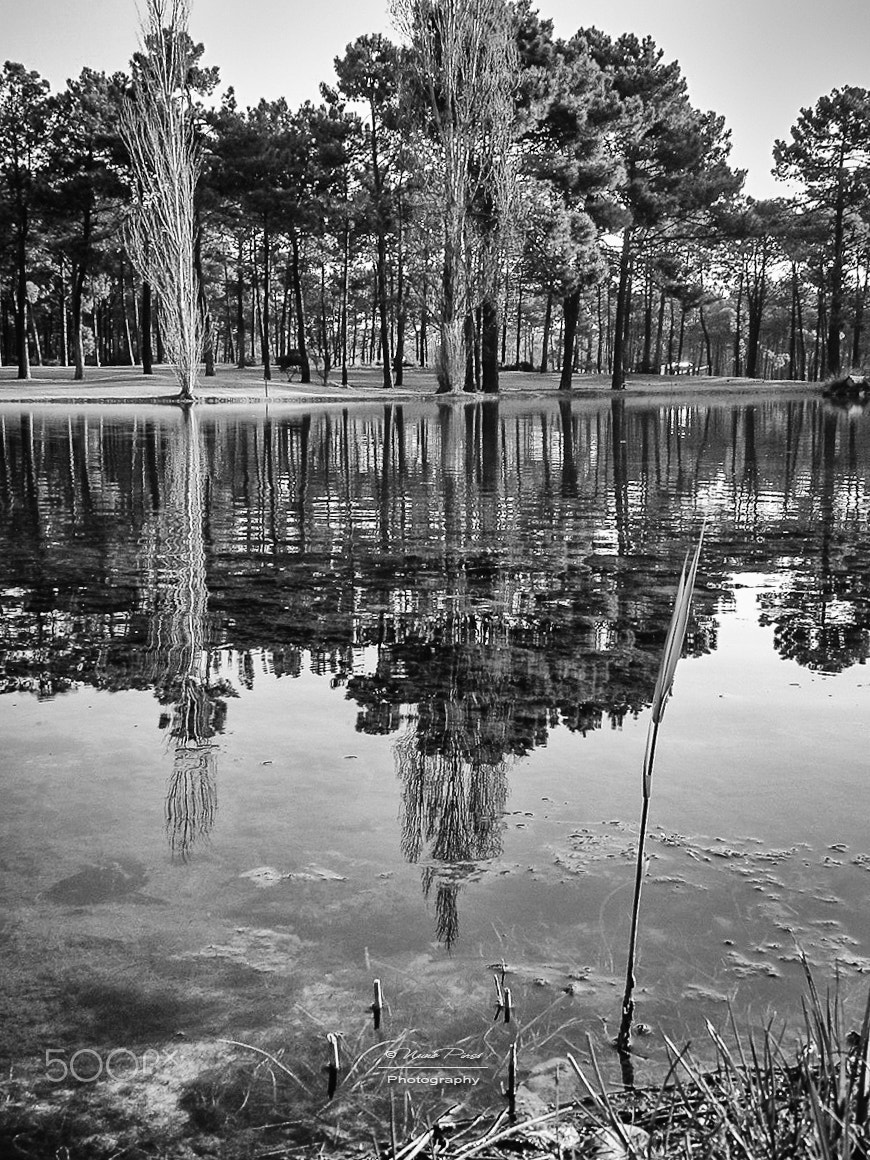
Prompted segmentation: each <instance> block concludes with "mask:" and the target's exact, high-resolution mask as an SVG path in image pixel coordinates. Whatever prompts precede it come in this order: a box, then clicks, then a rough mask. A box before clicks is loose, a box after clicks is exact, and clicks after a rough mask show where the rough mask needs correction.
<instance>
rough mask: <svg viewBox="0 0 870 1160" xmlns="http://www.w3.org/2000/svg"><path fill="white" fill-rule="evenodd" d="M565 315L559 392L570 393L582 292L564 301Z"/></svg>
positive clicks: (574, 293)
mask: <svg viewBox="0 0 870 1160" xmlns="http://www.w3.org/2000/svg"><path fill="white" fill-rule="evenodd" d="M562 309H563V312H564V315H565V346H564V349H563V351H562V377H561V378H560V379H559V390H560V391H570V390H571V380H572V377H573V374H574V344H575V342H576V340H577V320H578V319H579V317H580V291H579V290H575V291H574V292H573V294H569V295H568V297H567V298H565V299H564V301H563V306H562Z"/></svg>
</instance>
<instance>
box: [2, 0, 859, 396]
mask: <svg viewBox="0 0 870 1160" xmlns="http://www.w3.org/2000/svg"><path fill="white" fill-rule="evenodd" d="M454 2H455V0H438V2H437V3H436V2H435V0H426V2H425V3H424V4H422V5H421V4H417V5H416V6H415V5H414V4H407V5H405V6H404V7H405V8H406V9H407V10H408V12H409V13H410V14H411V16H413V18H414V20H416V21H417V24H416V25H414V26H413V27H412V25H411V24H409V27H411V34H410V35H408V36H407V37H406V39H407V44H405V45H404V46H398V45H396V44H394V43H392V42H391V41H390V40H388V39H387V38H385V37H384V36H381V35H378V34H374V35H367V36H362V37H360V38H359V39H357V40H356V41H355V42H354V43H353V44H350V45H348V46H347V48H346V50H345V52H344V55H343V56H341V57H339V58H336V61H335V76H334V77H333V78H332V79H331V80H330V81H329V82H328V83H325V84H323V85H322V86H321V93H322V101H321V103H319V104H313V103H309V102H306V103H305V104H304V105H302V106H301V107H300V108H298V109H291V108H290V107H289V106H288V104H287V102H286V101H285V100H283V99H279V100H277V101H266V100H261V101H260V102H259V104H258V105H256V107H253V108H247V109H242V108H240V107H239V106H238V104H237V102H236V99H235V97H234V94H233V90H232V89H231V88H230V89H227V90H226V92H224V94H223V95H222V96H221V97H219V98H218V97H217V93H218V88H219V84H220V77H219V71H218V69H217V68H216V67H210V66H209V67H207V66H206V65H204V64H203V57H204V53H205V50H204V46H203V45H201V44H196V43H195V42H194V41H193V40H191V39H190V38H189V37H187V38H186V40H185V46H186V47H185V51H186V53H187V59H188V62H189V67H188V70H187V75H186V78H185V79H184V83H183V86H182V87H181V89H180V91H179V100H180V101H186V102H190V108H191V109H192V110H193V112H194V115H195V119H196V124H197V132H198V136H199V139H200V143H201V148H202V155H203V172H202V178H201V181H200V185H199V190H198V196H197V205H196V221H197V241H196V254H195V260H196V265H197V270H198V276H199V278H200V281H201V284H202V288H203V300H204V306H205V309H206V311H207V317H208V324H207V328H206V335H207V349H206V373H211V372H212V371H213V369H214V364H216V363H225V364H235V365H237V366H240V367H241V366H251V365H259V366H265V368H266V373H267V375H268V374H269V369H270V367H271V366H272V365H274V364H278V365H280V366H283V367H288V366H290V365H291V364H292V365H293V366H294V367H298V369H299V371H300V374H301V378H302V379H303V380H310V378H311V376H312V374H314V375H317V374H321V375H323V376H324V377H325V376H327V375H328V374H330V373H335V372H337V370H338V368H346V367H347V366H348V365H351V366H352V365H358V364H379V365H380V366H381V367H382V368H383V369H382V373H383V381H384V384H385V385H391V384H393V383H401V382H402V375H403V368H404V367H406V366H407V365H409V364H411V365H432V363H433V361H434V359H435V356H436V338H437V335H438V330H439V326H441V327H442V332H441V333H442V341H443V333H444V331H443V322H444V317H445V311H447V310H449V309H453V310H455V303H451V302H450V301H449V298H450V294H451V293H452V289H451V288H455V287H456V286H457V285H459V283H460V282H461V285H462V288H463V291H462V292H463V298H462V312H463V318H464V323H463V320H462V318H460V327H461V328H464V329H463V331H462V334H461V336H460V337H461V343H462V351H463V352H464V356H463V357H464V358H465V386H466V389H483V390H492V389H495V388H496V387H497V367H499V366H500V367H502V368H505V367H514V368H517V369H528V370H531V369H534V370H540V371H552V370H561V372H562V384H563V385H565V386H567V385H570V380H571V375H572V374H573V373H576V372H597V373H608V374H612V375H613V376H614V385H618V380H619V378H620V376H621V374H622V372H623V370H625V371H630V372H643V373H645V374H659V373H679V372H690V371H694V372H695V373H700V374H708V373H709V374H711V375H746V376H749V377H764V378H789V379H809V380H818V379H823V378H826V377H828V376H830V375H834V374H837V373H840V372H841V371H842V370H843V369H845V368H846V367H850V366H851V367H862V366H865V365H866V362H867V341H866V336H865V326H864V312H865V304H866V298H867V285H868V269H870V192H868V190H870V184H868V180H867V178H868V175H870V93H868V92H867V91H866V90H864V89H858V88H850V87H845V88H842V89H835V90H834V91H833V92H832V93H831V94H830V95H829V96H826V97H823V98H821V99H820V100H819V101H818V103H817V104H816V105H815V106H814V107H813V108H808V109H803V110H801V111H800V113H799V115H798V116H797V119H796V121H795V124H794V125H793V127H792V128H791V132H790V134H788V137H787V139H786V140H782V141H778V142H777V143H776V145H775V148H774V154H773V159H772V161H773V164H774V166H775V172H776V175H777V176H778V177H780V178H782V179H784V180H791V181H792V182H793V183H794V188H795V189H796V190H797V192H796V193H795V194H794V195H793V196H791V197H783V198H776V199H771V200H764V201H758V200H755V199H753V198H752V197H749V196H747V195H746V194H744V193H743V192H742V185H743V177H744V175H743V174H742V173H741V172H739V171H735V170H734V169H733V168H732V167H731V166H730V164H729V152H730V140H729V133H728V131H727V129H726V128H725V125H724V121H723V119H722V118H721V117H719V116H717V115H716V114H715V113H713V112H703V111H700V110H698V109H695V108H694V107H693V106H692V104H691V103H690V101H689V98H688V94H687V88H686V83H685V80H684V78H683V76H682V74H681V71H680V67H679V65H678V63H676V62H667V61H666V60H665V59H664V58H663V54H662V51H661V50H660V49H658V48H657V47H656V45H655V43H654V42H653V41H652V40H651V39H650V38H645V39H643V40H640V39H638V38H637V37H636V36H634V35H631V34H626V35H623V36H621V37H619V38H618V39H615V40H614V39H611V38H610V37H608V36H607V35H606V34H604V33H602V32H600V31H598V30H597V29H594V28H589V29H581V30H580V31H578V32H577V33H576V34H575V35H574V36H572V37H571V38H570V39H566V40H563V39H559V38H557V37H555V36H554V34H553V28H552V24H551V22H550V21H547V20H543V19H542V18H541V17H540V16H539V14H538V13H537V12H535V11H534V10H533V9H532V8H531V6H530V2H529V0H516V2H515V3H512V4H508V3H505V2H503V0H491V2H490V3H488V4H483V5H481V4H478V5H471V6H466V9H464V11H465V13H466V24H468V23H469V22H470V21H471V19H472V17H471V16H468V13H470V12H472V10H474V11H476V10H477V8H480V9H481V11H483V10H484V9H486V11H487V12H488V15H487V16H486V19H487V20H490V21H493V20H496V19H502V18H503V19H504V20H505V21H507V24H506V25H505V27H507V28H508V29H509V33H510V37H511V43H512V47H511V51H510V54H507V55H505V54H503V58H502V59H503V62H504V61H506V62H508V63H509V64H510V68H511V74H510V76H509V77H507V78H505V77H502V78H501V80H500V81H499V82H498V83H499V84H500V86H501V87H500V88H499V89H498V91H499V92H500V93H502V94H504V93H507V94H509V98H510V99H509V101H508V102H507V103H505V101H504V100H502V102H501V104H499V103H498V102H497V101H495V98H492V99H491V100H490V105H489V106H487V111H486V119H485V120H482V121H480V122H479V123H477V124H476V123H475V122H474V116H475V108H474V107H473V106H474V102H472V101H470V100H467V101H466V104H467V105H468V106H469V107H468V108H466V109H465V111H464V113H462V112H461V110H460V112H461V115H460V113H457V111H456V110H457V108H458V106H459V104H461V100H462V98H463V97H465V98H468V97H469V91H470V89H469V86H470V85H471V84H472V81H470V80H468V79H467V76H466V75H465V74H463V77H462V78H460V80H458V81H457V80H456V78H455V77H454V79H453V82H451V83H453V84H454V88H453V89H450V88H449V86H448V84H447V81H446V80H445V76H446V75H447V74H446V71H445V70H446V64H445V54H446V52H447V46H446V44H445V42H444V41H443V34H442V33H437V35H436V33H434V32H432V29H436V31H437V27H440V26H438V25H437V19H438V18H439V17H438V14H439V13H440V12H441V10H442V9H444V8H445V7H447V6H449V5H450V4H451V3H454ZM399 7H400V8H401V7H402V6H401V5H400V6H399ZM460 7H461V6H460ZM424 8H425V10H426V13H429V16H428V17H426V19H428V20H429V25H431V27H429V26H427V25H426V23H425V20H424V19H423V17H424V16H425V13H423V15H422V16H421V13H422V12H423V9H424ZM430 10H431V12H430ZM499 14H500V15H499ZM409 19H410V17H409ZM479 19H481V20H482V19H484V17H483V16H481V17H480V18H479ZM421 21H423V23H422V24H421ZM414 28H416V30H417V31H416V32H414ZM471 31H473V30H471ZM471 31H469V29H468V28H466V29H465V31H463V32H462V35H463V36H465V37H466V42H464V43H466V48H467V45H468V44H469V43H471V41H470V40H468V37H470V36H471ZM476 34H477V36H478V41H475V42H474V43H475V44H477V43H480V44H484V43H485V42H486V41H487V37H489V38H490V39H491V34H492V29H488V28H485V29H483V30H481V29H480V28H478V29H477V30H476ZM484 34H485V35H484ZM132 35H133V30H132V29H131V38H132ZM185 36H186V34H185ZM427 36H429V40H428V41H427V40H426V37H427ZM439 36H441V37H442V39H441V40H439V39H438V37H439ZM427 45H428V48H427ZM433 45H434V48H433ZM155 47H156V46H155V45H153V44H151V45H149V44H148V43H146V44H145V46H144V49H143V51H144V52H146V53H147V52H149V51H152V52H153V51H154V50H155ZM475 51H481V52H482V51H483V50H482V49H480V50H475ZM427 52H429V53H430V56H427V55H426V53H427ZM439 53H440V55H439ZM433 54H434V55H433ZM467 55H468V54H467V53H466V56H467ZM430 57H431V59H432V60H433V61H435V63H434V64H431V65H427V63H426V62H427V61H429V60H430ZM469 59H470V58H469ZM141 61H142V57H141V56H138V57H134V58H133V60H132V61H131V67H130V72H129V75H127V74H122V73H117V74H115V75H113V76H106V75H105V74H103V73H99V72H95V71H93V70H91V69H88V68H85V69H83V70H82V73H81V75H80V76H79V77H78V78H77V79H75V80H70V81H69V82H68V84H67V86H66V88H65V89H64V90H63V91H62V92H59V93H56V94H52V93H50V91H49V86H48V83H47V82H46V81H44V80H43V79H42V78H40V77H39V75H38V74H36V73H34V72H29V71H27V69H26V67H25V66H23V65H21V64H14V63H11V62H8V61H7V62H6V64H5V65H4V66H3V69H2V74H0V227H2V228H0V358H2V362H3V364H4V365H8V364H17V366H18V370H19V376H20V377H22V378H23V377H26V376H27V373H28V368H29V365H30V363H34V364H55V365H61V366H75V367H76V372H75V373H76V376H77V377H81V376H82V375H83V374H84V373H85V372H84V368H85V367H86V366H89V365H90V366H93V365H125V364H127V365H129V364H134V363H135V364H140V365H142V366H143V369H144V370H145V372H146V373H148V372H149V371H150V366H151V363H152V361H157V362H160V361H162V360H163V358H164V350H163V341H162V337H161V333H160V325H159V310H157V309H155V306H156V305H159V304H157V303H156V302H155V301H153V298H154V295H153V294H152V291H151V288H150V287H149V286H148V284H147V283H143V282H142V280H141V278H140V277H139V275H138V273H137V272H136V270H135V269H134V267H133V264H132V262H131V260H130V258H129V256H128V253H127V250H126V248H125V243H124V237H125V233H124V222H125V215H126V213H127V211H128V207H129V205H130V203H131V199H132V198H134V197H135V196H136V194H137V191H136V189H135V181H134V180H133V177H132V173H131V167H130V160H129V157H128V156H127V153H126V150H125V147H124V145H123V142H122V139H121V136H120V134H119V128H118V126H119V122H120V111H121V108H122V105H123V103H124V102H130V101H134V102H135V100H136V85H137V77H141V75H143V74H142V69H141ZM496 64H497V62H496ZM488 67H492V68H495V67H496V66H495V65H493V64H492V62H490V64H489V66H488ZM427 68H430V72H427V71H426V70H427ZM496 80H498V78H496ZM474 83H477V82H474ZM494 85H495V81H492V82H491V84H490V90H487V91H488V92H489V94H490V97H492V92H495V88H494V87H493V86H494ZM463 86H464V87H463ZM496 87H498V86H496ZM477 99H478V98H477V96H476V95H475V101H477ZM482 99H483V98H481V100H482ZM487 99H489V98H487ZM463 116H464V117H465V121H463V120H462V117H463ZM481 116H483V114H481ZM450 126H453V128H454V129H455V130H456V132H455V133H454V135H453V136H452V137H451V136H450V132H448V128H449V127H450ZM463 126H464V127H463ZM783 128H784V130H785V129H786V128H787V127H786V126H784V127H783ZM460 130H461V131H460ZM472 139H473V140H474V141H475V142H477V144H476V145H475V147H474V148H473V149H472V148H470V146H469V148H468V149H467V150H466V152H467V156H465V157H464V160H463V165H464V169H463V170H462V180H463V181H464V182H465V187H464V188H465V193H464V194H463V196H464V198H465V203H466V209H467V210H468V213H467V215H466V218H463V219H462V221H461V222H460V223H459V226H457V229H459V230H460V241H459V242H457V239H456V236H452V235H451V233H450V220H451V219H450V213H451V206H452V205H453V203H454V202H455V200H456V193H455V190H456V180H455V174H454V175H453V177H452V178H451V176H450V165H451V164H453V163H455V162H456V156H457V155H458V153H459V152H460V151H461V149H462V148H463V142H464V143H465V145H468V143H469V142H470V141H472ZM481 142H483V144H481ZM451 150H452V152H451ZM454 168H455V166H454ZM451 181H453V184H452V185H451ZM139 193H140V195H141V190H140V191H139ZM456 220H457V221H458V218H457V219H456ZM153 244H154V245H155V246H159V245H160V239H159V237H155V238H154V239H153ZM457 246H458V247H459V249H458V250H457ZM451 254H452V258H451ZM457 255H458V260H456V259H457ZM451 262H453V265H451ZM488 366H489V367H496V374H495V377H493V375H492V374H489V375H488V373H487V367H488Z"/></svg>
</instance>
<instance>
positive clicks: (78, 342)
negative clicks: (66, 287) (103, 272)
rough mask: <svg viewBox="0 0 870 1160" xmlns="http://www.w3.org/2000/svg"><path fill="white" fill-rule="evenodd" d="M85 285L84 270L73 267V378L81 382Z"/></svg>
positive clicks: (83, 367) (83, 375)
mask: <svg viewBox="0 0 870 1160" xmlns="http://www.w3.org/2000/svg"><path fill="white" fill-rule="evenodd" d="M84 286H85V272H84V270H83V269H82V268H81V267H80V266H75V267H73V280H72V302H71V305H72V326H73V366H74V367H75V370H74V371H73V380H74V381H75V382H81V380H82V379H83V378H84V377H85V350H84V343H83V341H82V294H83V293H84Z"/></svg>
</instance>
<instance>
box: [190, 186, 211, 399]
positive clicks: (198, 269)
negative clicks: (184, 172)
mask: <svg viewBox="0 0 870 1160" xmlns="http://www.w3.org/2000/svg"><path fill="white" fill-rule="evenodd" d="M194 215H195V216H194V224H193V229H194V234H193V267H194V273H195V275H196V290H197V293H196V297H197V301H198V302H199V309H200V312H201V314H202V319H203V343H202V345H203V357H204V359H205V377H206V378H207V379H211V378H214V374H215V370H214V338H213V335H212V321H211V311H210V310H209V308H208V302H207V300H206V296H205V279H204V278H203V276H202V222H201V221H200V215H199V205H198V204H197V205H195V207H194Z"/></svg>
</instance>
